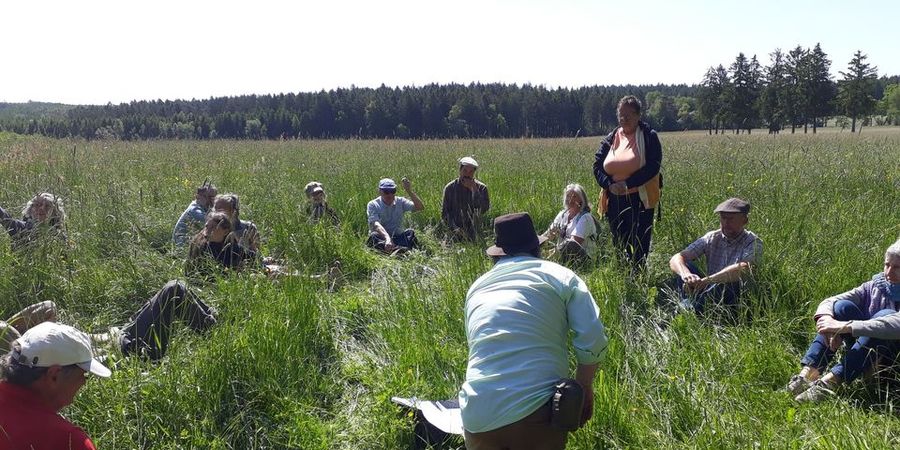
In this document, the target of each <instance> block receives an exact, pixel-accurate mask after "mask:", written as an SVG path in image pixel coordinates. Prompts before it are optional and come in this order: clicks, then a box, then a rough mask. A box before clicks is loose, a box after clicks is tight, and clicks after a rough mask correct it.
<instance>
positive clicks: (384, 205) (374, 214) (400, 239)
mask: <svg viewBox="0 0 900 450" xmlns="http://www.w3.org/2000/svg"><path fill="white" fill-rule="evenodd" d="M400 181H401V182H402V183H403V190H405V191H406V193H407V194H408V195H409V198H405V197H398V196H397V195H396V194H397V183H395V182H394V180H392V179H390V178H383V179H381V181H379V182H378V192H379V194H380V195H379V196H378V197H376V198H375V199H374V200H372V201H370V202H369V204H368V205H366V214H367V215H368V219H369V230H370V233H369V238H368V239H367V240H366V245H368V246H369V247H372V248H376V249H378V250H380V251H382V252H383V253H387V254H395V253H405V252H406V251H408V250H410V249H413V248H416V247H418V245H419V244H418V241H417V240H416V232H415V231H413V229H412V228H406V229H404V228H403V216H404V215H405V214H406V213H407V212H410V211H412V212H417V211H421V210H423V209H425V205H424V204H422V200H419V196H418V195H416V193H415V192H413V190H412V182H410V181H409V179H407V178H406V177H403V179H402V180H400Z"/></svg>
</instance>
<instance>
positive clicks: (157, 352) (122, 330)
mask: <svg viewBox="0 0 900 450" xmlns="http://www.w3.org/2000/svg"><path fill="white" fill-rule="evenodd" d="M57 316H58V310H57V308H56V304H55V303H54V302H51V301H44V302H40V303H35V304H33V305H31V306H28V307H26V308H25V309H23V310H22V311H19V312H18V313H16V314H15V315H13V316H12V317H11V318H9V319H7V320H6V321H0V353H6V352H8V351H9V350H10V349H11V348H12V347H11V346H12V343H13V342H15V340H16V339H19V338H21V337H22V335H23V334H24V333H26V332H27V331H28V330H29V329H31V328H34V327H36V326H38V325H40V324H41V323H44V322H56V319H57ZM176 319H180V320H181V321H182V322H184V323H185V324H186V325H187V326H188V327H190V328H191V329H192V330H194V331H196V332H202V331H205V330H207V329H209V328H210V327H212V326H213V325H215V323H216V311H215V309H214V308H212V307H210V306H208V305H207V304H206V303H204V302H203V301H202V300H200V298H198V297H197V296H196V295H195V294H194V293H193V292H191V291H190V290H189V289H188V288H187V286H186V285H185V284H184V282H181V281H178V280H173V281H169V282H168V283H166V284H165V285H164V286H163V287H162V288H161V289H160V290H159V291H157V292H156V294H154V295H153V297H151V298H150V299H149V300H147V302H145V303H144V304H143V306H141V308H140V309H139V310H138V311H137V312H136V313H135V314H134V315H133V316H132V317H131V320H129V322H128V323H127V324H125V325H124V326H122V327H112V328H110V331H109V332H108V333H101V334H92V335H90V337H91V339H92V341H93V342H94V344H95V345H98V346H103V347H106V348H107V349H109V350H115V351H119V352H121V354H122V355H123V356H131V355H139V356H141V357H143V358H146V359H148V360H150V361H156V360H159V359H160V358H162V357H163V356H165V354H166V350H167V349H168V347H169V338H170V336H171V329H172V323H173V321H174V320H176ZM107 344H108V345H107ZM0 448H2V447H0Z"/></svg>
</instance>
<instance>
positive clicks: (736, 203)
mask: <svg viewBox="0 0 900 450" xmlns="http://www.w3.org/2000/svg"><path fill="white" fill-rule="evenodd" d="M715 212H717V213H723V212H724V213H743V214H747V213H749V212H750V202H748V201H746V200H742V199H739V198H737V197H731V198H729V199H728V200H725V201H724V202H722V203H719V206H716V210H715Z"/></svg>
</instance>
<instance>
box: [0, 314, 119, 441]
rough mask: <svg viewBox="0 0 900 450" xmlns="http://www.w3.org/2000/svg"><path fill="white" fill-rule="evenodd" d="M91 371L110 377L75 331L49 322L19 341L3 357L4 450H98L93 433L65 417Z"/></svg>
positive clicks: (0, 420)
mask: <svg viewBox="0 0 900 450" xmlns="http://www.w3.org/2000/svg"><path fill="white" fill-rule="evenodd" d="M88 373H92V374H94V375H97V376H100V377H108V376H109V375H110V371H109V369H108V368H106V366H104V365H103V364H102V363H100V362H99V361H97V360H96V359H94V354H93V351H92V350H91V340H90V338H89V337H88V335H87V334H85V333H82V332H81V331H78V330H76V329H75V328H72V327H70V326H68V325H62V324H58V323H54V322H44V323H42V324H39V325H37V326H35V327H34V328H31V329H30V330H28V331H26V332H25V333H24V334H23V335H22V337H20V338H18V339H16V340H15V341H14V342H13V345H12V350H10V352H9V353H7V354H6V355H5V356H3V358H2V359H0V375H2V378H3V381H0V448H4V449H5V448H16V449H18V448H23V449H24V448H27V449H71V450H86V449H90V450H93V449H94V448H95V447H94V443H93V442H91V439H90V438H89V437H88V436H87V434H85V432H84V431H83V430H82V429H81V428H78V427H77V426H75V425H74V424H72V423H71V422H69V421H68V420H66V419H64V418H63V417H62V416H60V415H59V411H60V410H61V409H63V408H64V407H65V406H67V405H69V404H71V403H72V401H73V400H74V399H75V395H76V394H77V393H78V391H79V390H80V389H81V387H82V386H84V383H85V381H86V379H85V377H86V376H87V374H88Z"/></svg>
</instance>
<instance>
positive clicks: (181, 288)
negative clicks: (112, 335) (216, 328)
mask: <svg viewBox="0 0 900 450" xmlns="http://www.w3.org/2000/svg"><path fill="white" fill-rule="evenodd" d="M176 318H177V319H180V320H181V321H183V322H184V323H185V324H186V325H187V326H188V327H190V328H191V329H192V330H194V331H197V332H200V331H204V330H206V329H207V328H209V327H211V326H212V325H214V324H215V323H216V317H215V315H214V313H213V311H212V308H210V307H209V306H207V305H206V304H205V303H203V301H202V300H200V299H199V298H197V296H196V295H195V294H194V293H193V292H191V291H190V290H188V289H187V287H186V286H185V285H184V283H182V282H180V281H169V282H168V283H166V285H165V286H163V287H162V289H160V290H159V292H157V293H156V295H154V296H153V298H151V299H150V301H148V302H147V303H145V304H144V306H143V307H141V309H140V310H138V312H137V314H135V315H134V317H133V318H132V319H131V323H130V324H128V325H126V326H125V328H123V329H122V332H123V334H122V342H121V345H122V354H124V355H125V356H128V355H130V354H134V353H137V354H140V355H141V356H144V357H146V358H148V359H150V360H154V361H155V360H157V359H160V358H162V357H163V356H165V354H166V349H167V348H168V347H169V336H170V334H171V328H172V322H173V321H174V320H175V319H176Z"/></svg>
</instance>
